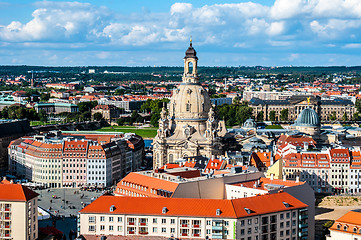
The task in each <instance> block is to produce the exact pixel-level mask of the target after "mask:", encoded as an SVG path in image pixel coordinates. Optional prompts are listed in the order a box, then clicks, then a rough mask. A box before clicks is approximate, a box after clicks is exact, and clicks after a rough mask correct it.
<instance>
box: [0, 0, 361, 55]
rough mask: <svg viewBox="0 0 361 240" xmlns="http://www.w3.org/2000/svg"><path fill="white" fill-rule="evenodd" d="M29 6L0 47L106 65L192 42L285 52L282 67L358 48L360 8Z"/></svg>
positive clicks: (338, 4)
mask: <svg viewBox="0 0 361 240" xmlns="http://www.w3.org/2000/svg"><path fill="white" fill-rule="evenodd" d="M252 1H253V2H252ZM34 6H35V8H36V9H35V10H34V11H33V12H32V15H31V16H30V20H28V21H20V20H19V19H16V18H14V19H11V21H9V22H8V23H7V24H6V25H3V26H0V46H3V45H4V44H8V45H7V46H10V47H11V46H14V47H15V46H16V47H18V48H29V49H30V48H39V49H41V48H43V49H51V48H59V49H67V50H70V51H80V50H84V49H87V48H89V49H93V50H96V51H97V52H96V53H94V55H95V56H96V57H97V58H98V59H106V58H108V57H112V56H111V55H108V53H109V49H121V50H124V49H127V50H128V49H129V50H132V49H134V48H137V49H152V50H153V49H154V47H153V46H154V45H155V44H157V48H161V49H179V48H180V47H179V46H180V45H179V43H180V42H182V46H183V44H184V42H186V41H188V39H189V37H190V35H192V36H193V39H194V43H195V44H196V45H197V46H202V47H206V48H208V49H211V50H212V49H214V48H222V47H226V48H234V49H236V51H247V49H248V48H251V47H252V49H257V51H263V50H265V51H271V50H272V49H274V48H277V49H283V51H286V50H284V49H286V48H285V47H287V49H288V50H289V51H290V52H287V54H285V55H284V57H283V59H288V60H289V58H290V56H291V57H292V56H293V55H292V54H293V52H298V50H299V49H300V48H302V47H305V46H306V47H309V48H313V47H315V48H318V49H327V50H326V51H337V50H339V49H344V48H352V47H353V48H355V46H358V45H357V44H358V43H351V44H346V43H350V42H358V41H357V39H361V31H360V30H361V1H360V0H274V4H273V5H271V6H266V5H262V4H259V3H256V1H254V0H250V2H241V3H224V4H213V5H204V6H200V7H196V6H195V5H192V4H191V3H184V2H178V3H174V4H173V5H171V7H170V8H169V10H168V11H166V12H151V11H143V12H142V13H128V14H120V13H117V12H115V11H116V10H115V9H111V10H110V9H108V8H106V7H99V6H95V5H92V4H90V3H81V2H60V1H57V2H51V1H41V2H36V3H35V4H34ZM27 17H29V16H27ZM355 44H356V45H355ZM342 46H343V47H342ZM240 49H241V50H240ZM270 49H271V50H270ZM308 50H309V49H308ZM53 56H54V55H53ZM56 56H57V58H58V59H61V55H56ZM302 56H303V55H302ZM142 59H144V58H142Z"/></svg>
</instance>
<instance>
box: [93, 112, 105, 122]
mask: <svg viewBox="0 0 361 240" xmlns="http://www.w3.org/2000/svg"><path fill="white" fill-rule="evenodd" d="M93 119H94V120H95V121H100V120H102V119H103V114H101V113H100V112H97V113H94V115H93Z"/></svg>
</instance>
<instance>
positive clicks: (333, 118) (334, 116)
mask: <svg viewBox="0 0 361 240" xmlns="http://www.w3.org/2000/svg"><path fill="white" fill-rule="evenodd" d="M329 119H330V120H331V121H335V120H336V119H337V116H336V113H335V112H332V113H331V114H330V116H329Z"/></svg>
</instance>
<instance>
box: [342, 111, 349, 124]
mask: <svg viewBox="0 0 361 240" xmlns="http://www.w3.org/2000/svg"><path fill="white" fill-rule="evenodd" d="M347 120H348V117H347V114H346V113H344V114H343V116H342V121H344V122H346V121H347Z"/></svg>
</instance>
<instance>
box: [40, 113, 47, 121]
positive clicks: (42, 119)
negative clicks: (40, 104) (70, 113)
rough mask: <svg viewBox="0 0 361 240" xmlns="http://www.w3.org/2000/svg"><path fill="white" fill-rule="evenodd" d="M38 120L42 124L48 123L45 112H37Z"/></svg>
mask: <svg viewBox="0 0 361 240" xmlns="http://www.w3.org/2000/svg"><path fill="white" fill-rule="evenodd" d="M39 120H40V121H42V122H47V121H48V115H47V114H46V112H45V111H44V110H40V111H39Z"/></svg>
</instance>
